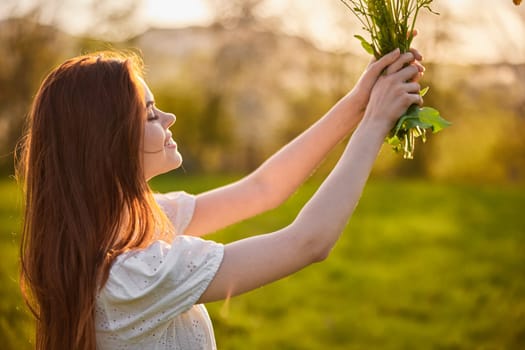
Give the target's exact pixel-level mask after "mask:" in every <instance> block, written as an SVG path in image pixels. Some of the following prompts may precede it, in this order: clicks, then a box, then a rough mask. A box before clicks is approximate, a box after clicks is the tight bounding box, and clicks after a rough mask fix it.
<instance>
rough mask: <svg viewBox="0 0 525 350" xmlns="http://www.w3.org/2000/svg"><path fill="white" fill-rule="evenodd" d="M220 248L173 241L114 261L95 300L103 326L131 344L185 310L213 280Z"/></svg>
mask: <svg viewBox="0 0 525 350" xmlns="http://www.w3.org/2000/svg"><path fill="white" fill-rule="evenodd" d="M223 254H224V246H223V245H222V244H219V243H215V242H213V241H208V240H203V239H201V238H197V237H190V236H185V235H178V236H176V237H175V238H174V240H173V242H172V244H168V243H166V242H163V241H156V242H154V243H153V244H152V245H150V246H148V247H147V248H145V249H141V250H138V251H132V252H129V253H126V254H124V255H122V256H119V257H118V258H117V260H116V261H115V263H114V264H113V266H112V268H111V271H110V275H109V278H108V280H107V282H106V285H105V286H104V288H103V289H102V291H101V293H100V294H99V300H98V302H99V303H100V304H102V305H103V308H104V311H105V313H106V316H107V322H108V323H109V324H108V325H107V326H108V328H109V329H111V330H113V331H118V332H119V333H120V334H122V335H124V336H125V337H126V338H128V339H131V338H134V337H136V336H137V335H138V334H143V333H144V332H147V331H148V330H154V329H156V328H157V327H159V326H161V325H165V324H166V323H167V322H168V321H170V320H171V319H173V318H174V317H176V316H178V315H180V314H181V313H183V312H185V311H187V310H189V309H190V308H191V307H192V306H193V305H194V304H195V303H196V302H197V301H198V300H199V298H200V296H201V295H202V294H203V293H204V291H205V290H206V288H207V287H208V285H209V283H210V282H211V281H212V279H213V278H214V276H215V274H216V272H217V270H218V268H219V266H220V264H221V261H222V257H223Z"/></svg>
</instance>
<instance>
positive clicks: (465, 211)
mask: <svg viewBox="0 0 525 350" xmlns="http://www.w3.org/2000/svg"><path fill="white" fill-rule="evenodd" d="M432 8H433V9H434V10H435V11H437V12H439V16H437V15H433V14H430V13H428V12H424V13H422V14H421V15H420V17H419V21H418V26H417V27H418V29H419V32H420V34H419V36H418V38H416V40H415V42H414V46H416V47H417V48H419V49H420V51H422V53H423V55H424V56H425V61H424V63H425V65H426V67H427V71H426V75H425V78H424V80H423V82H422V84H423V85H425V86H430V92H429V93H428V95H427V96H426V97H425V104H426V105H429V106H433V107H436V108H437V109H439V110H440V111H441V113H442V115H443V116H444V117H446V118H447V119H449V120H451V121H452V122H453V126H452V127H450V128H449V129H446V130H444V131H442V132H441V133H440V134H437V135H431V136H430V137H429V140H428V142H427V143H426V144H424V145H423V144H420V143H418V144H417V146H416V151H415V159H414V160H412V161H407V160H403V159H402V158H401V156H400V155H398V154H395V153H393V152H392V151H391V150H390V149H389V148H388V146H386V145H385V146H384V148H383V150H382V151H381V154H380V156H379V159H378V161H377V163H376V166H375V168H374V171H373V174H372V178H371V182H370V184H369V186H368V187H367V190H366V191H365V193H364V195H363V199H362V201H361V203H360V205H359V208H358V211H357V212H356V214H355V216H354V218H353V219H352V220H351V222H350V225H349V227H348V230H347V231H348V232H347V234H346V236H345V237H344V238H343V239H342V241H341V242H340V243H339V244H338V246H337V247H336V249H335V250H334V253H333V254H332V256H331V257H330V258H329V259H328V261H326V262H324V263H323V264H319V265H316V266H313V267H310V268H308V269H306V270H305V271H303V272H301V273H299V274H298V275H296V276H293V277H290V278H288V279H285V280H283V281H280V282H278V283H276V284H274V285H271V286H268V287H265V288H262V289H260V290H257V291H255V292H252V293H249V294H247V295H245V296H241V297H238V298H234V299H233V300H231V301H229V302H228V303H214V304H211V305H210V307H209V309H210V313H211V315H212V319H213V321H214V324H215V327H216V333H217V339H218V346H219V349H247V348H248V349H327V348H330V349H377V348H381V349H412V348H417V349H419V348H423V349H524V348H525V254H524V252H525V221H524V220H523V211H524V210H525V138H524V137H523V131H524V130H525V5H521V6H515V5H514V4H513V2H512V1H511V0H455V1H454V0H435V1H434V2H433V5H432ZM354 34H362V35H365V33H363V32H362V30H361V29H360V26H359V24H358V22H357V20H356V19H355V18H354V17H353V16H352V14H351V13H350V12H349V11H348V10H347V9H346V8H345V7H344V6H343V5H342V4H341V3H340V1H338V0H325V1H317V0H288V1H278V0H231V1H227V0H191V1H189V0H188V1H178V0H171V1H170V0H155V1H154V0H151V1H147V0H118V1H104V0H1V2H0V173H1V174H2V180H1V181H0V229H1V231H0V233H1V237H0V252H1V253H2V255H3V256H4V257H5V259H4V263H3V264H2V265H1V267H0V273H1V274H0V286H1V287H0V288H1V289H0V339H3V340H5V341H4V342H3V344H2V348H5V349H29V348H30V341H31V339H32V332H33V328H32V322H31V318H30V316H29V314H28V312H27V311H26V309H25V307H24V305H23V302H22V299H21V297H20V294H19V292H18V287H17V282H16V281H17V278H18V274H17V269H18V265H17V253H18V252H17V244H18V240H19V232H20V213H21V196H20V191H19V190H18V187H17V186H16V183H15V181H14V179H13V174H14V170H13V157H14V149H15V146H16V143H17V141H18V140H19V139H20V136H21V135H22V130H23V127H24V116H25V115H26V113H27V111H28V108H29V105H30V103H31V98H32V96H33V95H34V93H35V91H36V89H37V88H38V85H39V83H40V82H41V80H42V78H43V77H44V76H45V74H46V73H47V72H49V70H50V69H51V68H52V67H54V66H56V65H57V64H59V63H60V62H62V61H63V60H64V59H66V58H68V57H71V56H74V55H78V54H82V53H85V52H91V51H95V50H104V49H132V50H134V51H135V52H137V53H139V54H140V55H141V56H142V57H143V59H144V62H145V67H146V79H147V81H148V83H149V84H150V86H151V88H152V90H153V93H154V94H155V97H156V101H157V104H158V105H159V107H160V108H162V109H165V110H168V111H170V112H173V113H175V114H176V115H177V117H178V121H177V123H176V125H174V126H173V127H172V131H173V134H174V138H175V139H176V140H177V142H178V144H179V146H180V149H181V152H182V154H183V156H184V159H185V161H184V169H182V170H178V171H175V172H174V173H173V174H169V175H167V176H163V177H161V178H159V179H158V180H156V181H153V182H152V187H153V188H154V189H155V190H162V191H168V190H179V189H182V190H187V191H189V192H199V191H202V190H205V189H208V188H211V187H213V186H218V185H221V184H224V183H226V182H228V181H231V180H232V179H236V178H238V177H239V176H242V175H243V174H247V173H248V172H249V171H250V170H252V169H254V168H255V167H256V166H257V165H258V164H260V163H261V162H262V161H263V160H264V159H266V157H268V156H269V155H270V154H272V152H275V151H276V150H277V149H278V148H279V147H280V146H282V145H283V144H285V143H286V142H287V141H289V140H291V138H293V137H294V136H296V135H297V134H298V133H299V132H300V131H302V130H304V129H305V128H306V127H308V125H310V124H311V123H313V122H314V121H315V120H316V119H318V118H319V117H320V116H322V115H323V113H325V112H326V111H327V110H328V109H329V108H330V106H331V105H333V104H334V103H335V102H336V101H337V100H338V99H339V98H340V97H341V96H343V95H344V94H345V93H347V92H348V91H349V90H350V89H351V88H352V86H353V84H354V83H355V81H356V80H357V78H358V76H359V74H360V73H361V72H362V71H363V69H364V68H365V67H366V64H367V62H368V60H369V57H368V56H367V54H366V53H365V52H364V51H363V50H362V48H361V47H360V44H359V42H358V41H357V40H356V39H355V38H354V37H353V36H354ZM341 150H342V147H341V146H340V147H339V148H338V149H337V150H335V152H334V154H333V155H332V156H331V157H330V158H329V159H328V160H327V161H326V162H325V164H323V166H321V168H320V169H319V170H318V172H317V173H316V174H315V175H314V176H313V178H312V179H311V180H310V181H309V182H308V183H307V184H306V185H305V186H304V187H303V188H302V189H301V191H300V193H299V194H297V195H295V196H294V197H293V198H292V199H291V200H290V201H289V202H287V203H286V204H285V205H284V206H283V208H281V209H279V210H277V211H274V212H272V213H270V214H268V215H266V216H261V217H258V218H256V219H254V220H250V221H247V222H244V223H242V224H241V225H238V226H235V227H233V228H229V229H226V230H224V231H221V232H219V233H215V234H214V235H212V236H211V238H212V239H216V240H218V241H221V242H224V243H226V242H228V241H231V240H234V239H237V238H239V237H243V236H245V235H247V234H254V233H261V232H266V231H272V230H276V229H278V228H280V227H282V226H284V225H286V224H288V223H289V222H290V221H291V220H292V219H293V217H294V215H295V214H296V213H297V212H298V210H299V208H300V206H301V205H302V204H303V203H304V202H305V201H306V200H307V198H308V196H309V195H311V193H312V192H313V191H314V190H315V188H316V187H317V186H318V185H319V183H320V181H321V180H322V178H323V177H324V176H325V175H326V174H327V173H328V172H329V170H330V169H331V167H332V166H333V164H335V161H336V159H337V156H338V155H339V154H340V152H341ZM283 176H285V175H283ZM276 258H278V257H276Z"/></svg>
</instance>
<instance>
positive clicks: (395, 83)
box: [363, 52, 423, 131]
mask: <svg viewBox="0 0 525 350" xmlns="http://www.w3.org/2000/svg"><path fill="white" fill-rule="evenodd" d="M414 58H415V55H414V54H413V53H410V52H409V53H406V54H403V55H401V56H399V57H398V58H397V59H396V60H395V61H394V62H393V63H392V64H390V65H389V66H388V67H387V68H386V70H385V74H383V75H381V76H380V77H379V78H378V79H377V81H376V83H375V85H374V86H373V88H372V91H371V93H370V98H369V101H368V106H367V108H366V112H365V117H364V118H363V122H365V121H367V122H369V121H372V122H379V124H380V125H381V126H384V127H385V130H386V131H388V130H390V128H392V126H393V125H394V123H395V122H396V121H397V119H399V117H400V116H401V115H403V113H404V112H405V111H406V110H407V109H408V107H410V106H411V105H413V104H418V105H421V104H422V103H423V99H422V97H421V96H420V94H419V90H420V89H421V87H420V85H419V83H418V82H417V80H418V76H419V75H420V73H421V71H420V68H419V66H417V65H414V64H411V62H413V60H414ZM378 62H379V61H378ZM376 125H377V124H376Z"/></svg>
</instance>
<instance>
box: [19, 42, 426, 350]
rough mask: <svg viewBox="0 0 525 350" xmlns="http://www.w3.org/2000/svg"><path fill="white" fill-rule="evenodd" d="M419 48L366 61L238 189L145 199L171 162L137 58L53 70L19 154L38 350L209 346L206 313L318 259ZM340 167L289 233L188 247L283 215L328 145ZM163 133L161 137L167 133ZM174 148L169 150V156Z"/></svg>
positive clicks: (415, 90)
mask: <svg viewBox="0 0 525 350" xmlns="http://www.w3.org/2000/svg"><path fill="white" fill-rule="evenodd" d="M420 59H421V57H420V55H419V53H417V51H415V50H414V51H413V52H411V53H406V54H400V53H399V51H398V50H396V51H394V52H392V53H390V54H388V55H387V56H385V57H383V58H382V59H380V60H377V61H374V62H372V63H371V64H370V65H369V66H368V67H367V69H366V70H365V72H364V73H363V75H362V76H361V78H360V79H359V81H358V82H357V84H356V86H355V88H354V89H353V90H352V91H350V92H349V93H348V94H347V95H346V96H344V97H343V98H342V99H341V100H340V101H339V102H338V103H337V104H335V105H334V107H333V108H331V109H330V110H329V111H328V112H327V113H326V114H325V115H324V116H323V117H322V118H320V119H319V120H318V121H317V122H316V123H315V124H313V125H312V126H311V127H310V128H308V129H307V130H306V131H304V132H303V133H302V134H301V135H299V136H297V137H296V138H295V139H294V140H292V141H291V142H290V143H288V144H287V145H285V146H284V147H283V148H281V149H280V150H279V151H277V152H276V153H275V154H274V155H272V156H271V157H270V158H269V159H268V160H266V161H265V162H264V163H263V164H261V165H260V166H259V167H258V168H257V169H256V170H255V171H253V172H252V173H250V174H249V175H247V176H245V177H244V178H242V179H241V180H239V181H237V182H235V183H232V184H229V185H227V186H223V187H220V188H217V189H214V190H210V191H208V192H205V193H200V194H195V195H193V194H188V193H186V192H181V191H177V188H176V186H177V184H176V183H175V184H173V189H174V192H169V193H163V194H161V193H153V192H152V190H151V189H150V187H149V185H148V181H149V180H150V179H151V178H153V177H155V176H156V175H159V174H162V173H166V172H168V171H170V170H173V169H176V168H178V167H179V166H181V164H182V161H183V159H182V156H181V153H180V152H179V145H177V143H176V142H175V141H174V139H176V132H175V133H174V135H172V132H171V131H170V129H169V128H170V127H171V126H172V125H173V124H174V123H175V120H176V117H175V115H173V114H171V113H166V112H163V111H162V110H160V109H159V108H158V107H157V106H156V105H155V99H154V95H153V93H152V92H151V90H150V89H149V87H148V85H147V84H146V82H145V78H144V76H143V74H142V70H141V63H140V60H138V59H137V58H135V57H129V56H128V57H126V56H124V55H120V54H118V53H111V52H99V53H93V54H88V55H83V56H79V57H75V58H72V59H69V60H67V61H66V62H64V63H62V64H61V65H60V66H58V67H57V68H55V69H53V70H52V71H51V73H49V75H48V76H47V77H46V78H45V79H44V81H43V82H42V84H41V86H40V88H39V90H38V92H37V94H36V96H35V98H34V101H33V105H32V109H31V112H30V114H29V119H28V128H27V135H26V136H25V138H24V139H23V142H22V147H21V150H22V153H21V157H20V159H19V164H18V165H19V168H18V169H19V177H20V179H22V180H23V184H24V193H25V208H24V210H25V212H24V225H23V230H22V242H21V287H22V291H23V293H24V296H25V298H26V301H27V303H28V305H29V307H30V308H31V311H32V312H33V314H34V315H35V318H36V338H35V339H36V340H35V341H36V348H37V349H86V350H87V349H91V350H94V349H100V350H103V349H215V348H216V344H215V340H214V333H213V328H212V324H211V321H210V319H209V316H208V314H207V312H206V309H205V307H204V306H203V304H204V303H207V302H211V301H216V300H221V299H226V298H229V297H231V296H235V295H239V294H242V293H244V292H247V291H250V290H252V289H255V288H258V287H259V286H262V285H265V284H268V283H271V282H273V281H276V280H278V279H280V278H282V277H284V276H287V275H290V274H292V273H294V272H296V271H298V270H300V269H302V268H304V267H306V266H308V265H310V264H312V263H316V262H320V261H322V260H324V259H325V258H326V257H327V256H328V254H329V252H330V250H331V248H332V247H333V245H334V244H335V243H336V241H337V239H338V238H339V236H340V234H341V233H342V231H343V229H344V227H345V225H346V222H347V221H348V219H349V218H350V216H351V215H352V212H353V210H354V208H355V207H356V205H357V202H358V200H359V197H360V195H361V192H362V190H363V187H364V185H365V183H366V180H367V178H368V175H369V173H370V171H371V168H372V165H373V163H374V160H375V158H376V156H377V154H378V152H379V149H380V147H381V144H382V143H383V140H384V138H385V135H386V134H387V133H388V131H389V130H390V129H391V127H392V126H393V124H394V123H395V121H396V119H397V118H398V117H399V116H400V115H402V114H403V112H404V111H405V110H406V109H407V108H408V107H409V106H410V105H412V104H420V103H421V102H422V99H421V97H420V96H419V90H420V87H419V84H418V82H417V81H418V79H419V77H420V75H421V73H422V71H423V67H422V66H421V65H420V64H419V62H418V61H419V60H420ZM351 132H353V134H352V137H351V139H350V141H349V142H348V145H347V146H346V148H345V151H344V153H343V155H342V156H341V158H340V160H339V161H338V163H337V165H336V166H335V168H334V169H333V170H332V172H331V173H330V174H329V175H328V177H327V178H326V179H325V181H324V182H323V184H322V185H321V186H320V188H319V189H318V191H317V192H316V193H315V194H314V195H313V197H312V198H311V199H310V200H309V201H308V202H307V203H306V205H305V206H304V207H303V208H302V210H301V211H300V213H299V214H298V216H297V217H296V218H293V220H291V221H292V222H291V223H290V224H289V225H288V226H286V227H283V228H281V229H279V230H277V231H275V232H269V233H267V234H262V235H257V236H253V237H249V238H245V239H241V240H238V241H235V242H232V243H228V244H221V243H217V242H213V241H210V240H206V239H204V238H202V237H203V236H205V235H206V234H208V233H212V232H215V231H217V230H218V229H221V228H223V227H225V226H228V225H231V224H234V223H236V222H239V221H241V220H244V219H246V218H249V217H252V216H254V215H257V214H259V213H262V212H264V211H267V210H270V209H272V208H275V207H276V206H278V205H279V204H281V203H283V202H284V201H285V200H286V199H287V198H288V197H289V196H290V195H291V194H292V193H294V192H295V191H296V189H297V188H298V187H299V186H300V185H301V184H302V183H303V182H304V181H305V180H306V179H307V178H308V177H309V175H310V174H311V173H312V172H313V171H314V170H315V168H316V167H317V166H318V165H319V164H320V162H321V161H322V160H323V159H324V158H325V157H326V156H327V154H328V153H329V152H330V150H332V149H333V148H334V147H335V145H337V144H338V143H339V142H340V141H341V140H343V139H344V138H345V137H346V136H348V135H349V134H350V133H351ZM173 136H174V137H173ZM181 148H183V146H182V145H181Z"/></svg>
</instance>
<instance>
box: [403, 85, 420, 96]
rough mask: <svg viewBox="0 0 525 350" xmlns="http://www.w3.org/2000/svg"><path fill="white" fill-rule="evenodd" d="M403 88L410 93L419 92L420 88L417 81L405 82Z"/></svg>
mask: <svg viewBox="0 0 525 350" xmlns="http://www.w3.org/2000/svg"><path fill="white" fill-rule="evenodd" d="M405 90H406V92H409V93H411V94H419V91H420V90H421V85H419V84H418V83H406V84H405Z"/></svg>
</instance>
